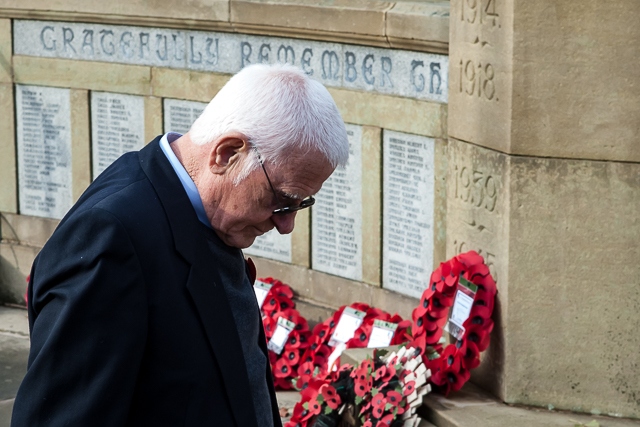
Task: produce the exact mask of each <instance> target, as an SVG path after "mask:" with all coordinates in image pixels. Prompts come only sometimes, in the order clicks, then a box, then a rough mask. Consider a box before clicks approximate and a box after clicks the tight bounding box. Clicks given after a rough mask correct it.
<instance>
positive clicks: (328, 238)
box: [311, 124, 362, 280]
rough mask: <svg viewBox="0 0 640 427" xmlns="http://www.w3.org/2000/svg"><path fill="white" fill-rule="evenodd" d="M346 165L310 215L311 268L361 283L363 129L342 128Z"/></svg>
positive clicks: (326, 186)
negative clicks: (345, 143)
mask: <svg viewBox="0 0 640 427" xmlns="http://www.w3.org/2000/svg"><path fill="white" fill-rule="evenodd" d="M345 126H346V128H347V135H348V138H349V162H348V164H347V166H346V167H345V168H338V169H336V170H335V171H334V172H333V174H332V175H331V176H330V177H329V179H328V180H327V181H326V182H325V183H324V184H323V186H322V190H320V192H319V193H318V194H317V196H316V204H315V205H314V206H313V214H312V229H311V230H312V246H311V248H312V250H311V256H312V258H311V259H312V267H313V268H314V269H315V270H319V271H323V272H325V273H330V274H335V275H337V276H342V277H346V278H348V279H352V280H362V127H361V126H356V125H350V124H347V125H345Z"/></svg>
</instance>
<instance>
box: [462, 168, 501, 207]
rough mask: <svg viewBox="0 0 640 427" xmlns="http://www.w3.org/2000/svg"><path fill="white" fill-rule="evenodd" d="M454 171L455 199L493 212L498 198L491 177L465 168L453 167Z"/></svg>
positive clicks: (479, 171)
mask: <svg viewBox="0 0 640 427" xmlns="http://www.w3.org/2000/svg"><path fill="white" fill-rule="evenodd" d="M454 171H455V183H454V186H455V198H456V199H460V200H462V201H463V202H465V203H469V204H471V205H473V206H475V207H477V208H484V209H486V210H487V211H489V212H493V211H494V210H495V208H496V201H497V198H498V190H497V188H496V181H495V179H494V178H493V176H491V175H490V174H488V173H485V172H483V171H481V170H476V169H473V168H468V167H467V166H458V165H454Z"/></svg>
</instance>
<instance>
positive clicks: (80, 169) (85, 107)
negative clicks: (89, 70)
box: [42, 89, 91, 244]
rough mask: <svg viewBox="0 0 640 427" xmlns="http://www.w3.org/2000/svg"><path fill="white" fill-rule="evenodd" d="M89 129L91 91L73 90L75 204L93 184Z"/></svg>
mask: <svg viewBox="0 0 640 427" xmlns="http://www.w3.org/2000/svg"><path fill="white" fill-rule="evenodd" d="M89 127H90V124H89V91H87V90H82V89H71V170H72V173H73V177H72V180H71V192H72V198H73V202H74V203H75V202H76V200H78V199H79V198H80V196H81V195H82V193H84V190H86V189H87V187H88V186H89V184H91V136H90V135H91V131H90V129H89ZM42 244H44V242H43V243H42Z"/></svg>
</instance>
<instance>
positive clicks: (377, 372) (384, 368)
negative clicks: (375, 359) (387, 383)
mask: <svg viewBox="0 0 640 427" xmlns="http://www.w3.org/2000/svg"><path fill="white" fill-rule="evenodd" d="M386 373H387V365H381V366H380V367H379V368H378V369H376V370H375V371H374V372H373V379H374V380H376V381H380V380H381V379H382V377H384V376H385V374H386Z"/></svg>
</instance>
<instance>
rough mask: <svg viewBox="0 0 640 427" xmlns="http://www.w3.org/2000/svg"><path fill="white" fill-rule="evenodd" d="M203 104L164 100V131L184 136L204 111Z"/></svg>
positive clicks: (204, 104) (204, 105)
mask: <svg viewBox="0 0 640 427" xmlns="http://www.w3.org/2000/svg"><path fill="white" fill-rule="evenodd" d="M206 106H207V104H206V103H205V102H195V101H182V100H178V99H167V98H165V100H164V131H165V132H177V133H179V134H182V135H184V134H185V133H187V132H189V129H191V125H192V124H193V122H195V121H196V119H197V118H198V117H200V114H202V112H203V111H204V109H205V107H206Z"/></svg>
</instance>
